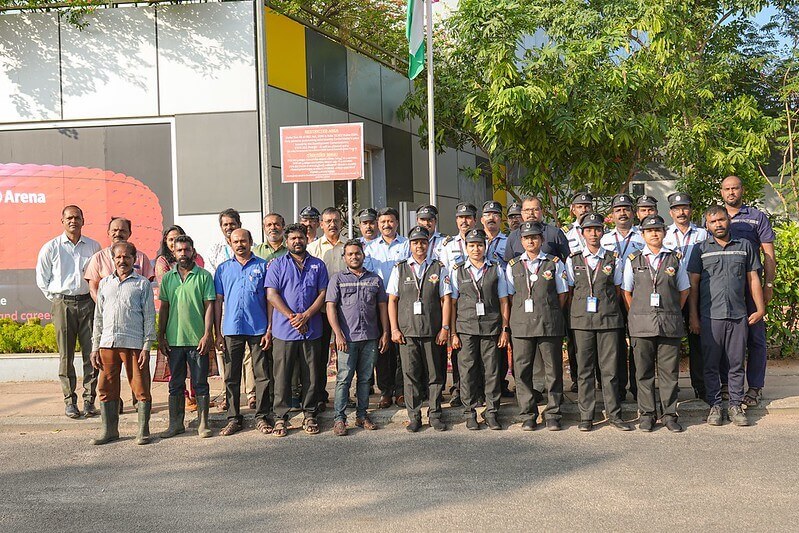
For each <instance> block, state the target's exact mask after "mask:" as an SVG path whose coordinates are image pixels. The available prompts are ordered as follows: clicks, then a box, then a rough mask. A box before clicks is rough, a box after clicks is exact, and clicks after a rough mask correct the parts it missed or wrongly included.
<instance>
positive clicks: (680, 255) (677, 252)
mask: <svg viewBox="0 0 799 533" xmlns="http://www.w3.org/2000/svg"><path fill="white" fill-rule="evenodd" d="M674 255H675V256H677V259H682V258H683V255H682V252H681V251H679V250H677V251H675V252H674Z"/></svg>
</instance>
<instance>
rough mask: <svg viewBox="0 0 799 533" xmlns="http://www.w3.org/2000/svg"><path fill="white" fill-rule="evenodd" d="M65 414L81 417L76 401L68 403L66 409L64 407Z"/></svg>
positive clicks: (70, 416) (71, 416)
mask: <svg viewBox="0 0 799 533" xmlns="http://www.w3.org/2000/svg"><path fill="white" fill-rule="evenodd" d="M64 414H65V415H67V416H68V417H69V418H80V411H79V410H78V406H77V405H75V404H74V403H71V404H69V405H67V407H66V409H64Z"/></svg>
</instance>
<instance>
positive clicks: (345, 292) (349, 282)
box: [325, 268, 388, 342]
mask: <svg viewBox="0 0 799 533" xmlns="http://www.w3.org/2000/svg"><path fill="white" fill-rule="evenodd" d="M325 301H326V302H332V303H334V304H336V310H337V311H338V313H337V314H338V324H339V326H340V327H341V331H342V332H343V333H344V337H345V338H346V339H347V342H359V341H369V340H374V339H378V338H380V320H379V319H378V317H379V316H380V313H379V310H378V304H380V303H386V302H388V296H387V295H386V291H385V289H384V288H383V280H381V279H380V276H378V275H377V274H375V273H374V272H369V271H368V270H366V269H364V271H363V273H362V274H361V275H360V276H359V275H358V274H356V273H354V272H353V271H351V270H350V269H349V268H348V269H346V270H342V271H341V272H337V273H335V274H333V276H332V277H331V278H330V282H329V283H328V284H327V293H325Z"/></svg>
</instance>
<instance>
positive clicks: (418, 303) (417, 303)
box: [413, 300, 422, 315]
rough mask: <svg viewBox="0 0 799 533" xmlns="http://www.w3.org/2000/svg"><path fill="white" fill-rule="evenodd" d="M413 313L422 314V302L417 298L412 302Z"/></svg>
mask: <svg viewBox="0 0 799 533" xmlns="http://www.w3.org/2000/svg"><path fill="white" fill-rule="evenodd" d="M413 314H414V315H421V314H422V302H421V301H419V300H417V301H415V302H413Z"/></svg>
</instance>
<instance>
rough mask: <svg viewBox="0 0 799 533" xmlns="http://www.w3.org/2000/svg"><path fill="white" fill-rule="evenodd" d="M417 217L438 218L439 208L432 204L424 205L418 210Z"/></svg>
mask: <svg viewBox="0 0 799 533" xmlns="http://www.w3.org/2000/svg"><path fill="white" fill-rule="evenodd" d="M416 217H417V218H438V209H436V208H435V206H432V205H422V206H419V209H417V210H416Z"/></svg>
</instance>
